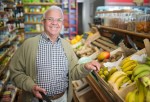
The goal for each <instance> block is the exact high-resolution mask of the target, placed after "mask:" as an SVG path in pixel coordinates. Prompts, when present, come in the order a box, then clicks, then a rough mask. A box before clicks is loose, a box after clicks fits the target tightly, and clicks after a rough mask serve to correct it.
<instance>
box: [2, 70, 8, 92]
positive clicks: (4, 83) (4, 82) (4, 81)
mask: <svg viewBox="0 0 150 102" xmlns="http://www.w3.org/2000/svg"><path fill="white" fill-rule="evenodd" d="M6 75H7V76H6V78H5V79H4V80H3V81H2V83H3V87H2V89H1V90H0V94H1V93H2V92H3V90H4V88H5V87H4V86H5V85H6V83H7V81H8V79H9V77H10V71H7V72H6Z"/></svg>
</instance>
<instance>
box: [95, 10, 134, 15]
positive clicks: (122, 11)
mask: <svg viewBox="0 0 150 102" xmlns="http://www.w3.org/2000/svg"><path fill="white" fill-rule="evenodd" d="M124 12H133V11H132V10H114V11H97V12H96V14H102V13H124Z"/></svg>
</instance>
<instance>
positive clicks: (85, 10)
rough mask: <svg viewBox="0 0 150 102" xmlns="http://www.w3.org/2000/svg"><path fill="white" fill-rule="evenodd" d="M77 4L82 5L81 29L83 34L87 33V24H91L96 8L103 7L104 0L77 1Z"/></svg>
mask: <svg viewBox="0 0 150 102" xmlns="http://www.w3.org/2000/svg"><path fill="white" fill-rule="evenodd" d="M78 2H80V3H83V7H82V28H83V32H87V31H89V30H90V28H89V24H88V23H92V22H93V18H94V15H95V10H96V7H97V6H104V0H78ZM79 22H80V21H79Z"/></svg>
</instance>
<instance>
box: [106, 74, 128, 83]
mask: <svg viewBox="0 0 150 102" xmlns="http://www.w3.org/2000/svg"><path fill="white" fill-rule="evenodd" d="M123 75H127V74H126V73H124V72H123V71H117V72H114V73H113V74H112V75H111V76H110V77H109V79H108V82H109V81H111V82H113V83H114V82H115V81H116V80H117V79H118V78H119V77H120V76H123Z"/></svg>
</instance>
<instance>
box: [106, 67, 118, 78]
mask: <svg viewBox="0 0 150 102" xmlns="http://www.w3.org/2000/svg"><path fill="white" fill-rule="evenodd" d="M116 71H117V68H116V67H113V68H111V69H110V71H109V75H108V78H109V77H110V76H111V75H112V74H113V73H114V72H116Z"/></svg>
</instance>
